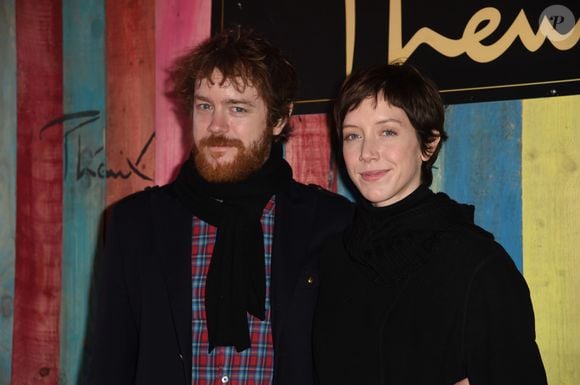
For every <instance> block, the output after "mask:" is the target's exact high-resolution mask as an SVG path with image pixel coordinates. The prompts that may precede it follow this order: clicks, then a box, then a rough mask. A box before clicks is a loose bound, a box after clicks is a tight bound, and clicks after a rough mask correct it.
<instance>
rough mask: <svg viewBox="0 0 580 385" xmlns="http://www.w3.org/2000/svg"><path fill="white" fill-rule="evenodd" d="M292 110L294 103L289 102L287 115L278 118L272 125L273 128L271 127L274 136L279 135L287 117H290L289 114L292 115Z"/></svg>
mask: <svg viewBox="0 0 580 385" xmlns="http://www.w3.org/2000/svg"><path fill="white" fill-rule="evenodd" d="M293 110H294V103H290V105H289V106H288V116H285V117H283V118H280V119H278V121H277V122H276V124H275V125H274V128H273V133H274V136H276V135H280V133H281V132H282V130H283V129H284V126H286V123H288V119H290V116H292V111H293Z"/></svg>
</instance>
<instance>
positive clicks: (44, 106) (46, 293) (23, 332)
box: [12, 0, 63, 385]
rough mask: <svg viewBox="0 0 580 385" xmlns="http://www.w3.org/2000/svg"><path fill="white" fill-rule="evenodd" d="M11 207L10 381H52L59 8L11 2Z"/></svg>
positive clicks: (58, 229)
mask: <svg viewBox="0 0 580 385" xmlns="http://www.w3.org/2000/svg"><path fill="white" fill-rule="evenodd" d="M16 41H17V43H16V44H17V68H18V73H17V90H18V91H17V100H18V101H17V119H18V138H17V140H18V149H17V162H18V170H17V184H16V189H17V190H16V191H17V196H18V199H17V207H16V277H15V299H14V338H13V343H14V345H13V351H12V384H18V385H28V384H50V385H56V384H57V383H58V361H59V313H60V294H61V293H60V289H61V253H62V171H63V170H62V160H63V146H62V143H63V132H62V125H61V124H59V123H56V124H51V123H50V122H51V121H52V120H53V119H55V118H56V117H59V116H61V115H62V8H61V2H60V1H59V0H52V1H43V2H38V1H35V0H19V1H17V2H16Z"/></svg>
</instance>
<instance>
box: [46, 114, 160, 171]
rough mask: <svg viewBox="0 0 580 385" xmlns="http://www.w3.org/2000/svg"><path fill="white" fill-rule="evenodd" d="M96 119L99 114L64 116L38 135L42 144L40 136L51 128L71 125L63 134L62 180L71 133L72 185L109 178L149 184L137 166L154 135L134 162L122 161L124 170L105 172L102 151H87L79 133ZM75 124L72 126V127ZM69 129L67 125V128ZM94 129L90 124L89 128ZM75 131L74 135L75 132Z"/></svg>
mask: <svg viewBox="0 0 580 385" xmlns="http://www.w3.org/2000/svg"><path fill="white" fill-rule="evenodd" d="M99 119H100V111H97V110H88V111H79V112H73V113H70V114H64V115H62V116H60V117H58V118H56V119H53V120H51V121H49V122H48V123H47V124H45V125H44V126H43V127H42V128H41V129H40V132H39V136H40V139H41V140H42V134H43V133H44V132H45V131H46V130H48V129H50V128H53V127H57V126H59V125H60V124H64V123H65V122H69V123H71V122H72V123H73V124H74V125H73V126H72V127H71V128H68V129H67V130H66V131H65V132H64V178H65V179H66V178H67V177H68V176H69V170H68V168H69V167H68V166H69V150H70V149H69V145H71V143H70V142H71V138H72V137H73V135H72V134H73V133H75V132H76V133H77V135H76V148H75V149H74V150H73V151H74V152H73V153H72V154H73V156H75V158H76V159H75V161H74V170H75V172H74V175H73V177H74V178H75V180H76V181H79V180H81V179H82V178H83V177H84V176H87V177H90V178H100V179H105V178H113V179H129V178H131V177H132V176H135V177H137V178H141V179H143V180H146V181H150V182H152V181H153V179H152V178H151V177H150V176H148V175H146V174H145V173H143V172H142V171H141V170H139V164H140V163H141V161H142V160H143V157H144V156H145V154H147V151H148V150H149V148H150V147H151V143H152V142H153V139H155V132H153V133H152V134H151V135H150V136H149V138H148V139H147V141H146V142H145V144H144V145H143V147H142V148H141V150H140V152H139V155H138V156H137V157H136V158H135V159H131V158H129V157H127V158H126V162H127V168H120V169H112V168H106V166H105V151H104V150H105V147H104V146H100V147H98V148H93V149H91V148H88V147H86V146H84V145H83V139H82V130H81V131H78V130H80V129H81V128H83V127H91V123H95V122H97V121H98V120H99ZM75 123H76V124H75ZM69 125H70V124H69ZM92 126H93V127H94V126H95V125H94V124H93V125H92ZM77 131H78V132H77Z"/></svg>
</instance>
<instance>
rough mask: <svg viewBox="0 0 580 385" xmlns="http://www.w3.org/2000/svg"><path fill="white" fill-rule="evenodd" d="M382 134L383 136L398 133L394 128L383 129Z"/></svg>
mask: <svg viewBox="0 0 580 385" xmlns="http://www.w3.org/2000/svg"><path fill="white" fill-rule="evenodd" d="M381 135H383V136H396V135H397V133H396V132H395V131H393V130H383V131H382V132H381Z"/></svg>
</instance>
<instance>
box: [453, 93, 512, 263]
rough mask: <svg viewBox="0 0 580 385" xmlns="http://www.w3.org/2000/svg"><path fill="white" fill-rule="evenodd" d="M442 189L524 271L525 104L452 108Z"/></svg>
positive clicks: (490, 104) (485, 104) (504, 103)
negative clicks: (471, 210) (470, 209)
mask: <svg viewBox="0 0 580 385" xmlns="http://www.w3.org/2000/svg"><path fill="white" fill-rule="evenodd" d="M446 119H447V121H446V130H447V131H448V133H449V140H448V141H447V142H446V143H445V147H446V149H445V157H444V162H443V164H444V169H445V177H444V183H443V184H444V188H443V190H444V191H445V192H447V193H448V194H449V195H450V196H451V197H452V198H454V199H456V200H457V201H460V202H464V203H470V204H474V205H475V207H476V210H475V221H476V223H477V224H478V225H480V226H482V227H483V228H485V229H486V230H488V231H490V232H492V233H493V234H494V235H495V237H496V239H497V240H498V242H499V243H501V244H502V245H503V247H504V248H505V249H506V250H507V251H508V253H509V254H510V255H511V257H512V258H513V260H514V261H515V263H516V265H517V266H518V268H519V269H520V271H521V269H522V201H521V196H522V187H521V133H522V106H521V101H507V102H494V103H478V104H463V105H454V106H451V107H449V108H448V110H447V116H446Z"/></svg>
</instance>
